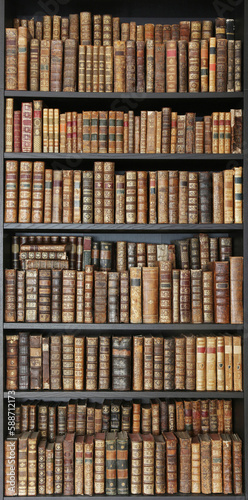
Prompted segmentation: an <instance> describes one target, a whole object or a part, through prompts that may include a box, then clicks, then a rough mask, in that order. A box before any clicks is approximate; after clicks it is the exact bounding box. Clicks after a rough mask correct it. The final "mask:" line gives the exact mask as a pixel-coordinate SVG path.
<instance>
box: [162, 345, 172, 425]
mask: <svg viewBox="0 0 248 500" xmlns="http://www.w3.org/2000/svg"><path fill="white" fill-rule="evenodd" d="M174 388H175V339H173V338H165V339H164V390H165V391H166V390H167V391H172V390H174ZM161 430H166V429H161Z"/></svg>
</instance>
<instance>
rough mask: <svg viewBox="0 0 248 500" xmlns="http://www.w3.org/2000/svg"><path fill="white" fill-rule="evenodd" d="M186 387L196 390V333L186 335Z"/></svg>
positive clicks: (187, 389) (188, 389)
mask: <svg viewBox="0 0 248 500" xmlns="http://www.w3.org/2000/svg"><path fill="white" fill-rule="evenodd" d="M185 351H186V363H185V389H186V391H194V390H195V385H196V338H195V336H194V335H190V336H185Z"/></svg>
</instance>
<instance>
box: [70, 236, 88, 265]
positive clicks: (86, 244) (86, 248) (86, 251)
mask: <svg viewBox="0 0 248 500" xmlns="http://www.w3.org/2000/svg"><path fill="white" fill-rule="evenodd" d="M74 241H75V247H76V241H77V239H76V238H74ZM91 245H92V237H91V236H84V247H83V263H82V268H83V270H84V271H85V270H86V266H91V265H92V263H91ZM72 247H73V245H72ZM75 254H76V250H75ZM75 257H76V255H75ZM70 268H71V269H75V266H74V265H73V266H70Z"/></svg>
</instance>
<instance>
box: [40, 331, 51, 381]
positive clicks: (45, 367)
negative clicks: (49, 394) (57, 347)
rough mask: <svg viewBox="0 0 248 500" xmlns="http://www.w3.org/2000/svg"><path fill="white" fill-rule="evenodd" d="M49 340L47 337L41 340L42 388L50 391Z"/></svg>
mask: <svg viewBox="0 0 248 500" xmlns="http://www.w3.org/2000/svg"><path fill="white" fill-rule="evenodd" d="M49 360H50V339H49V337H43V338H42V388H43V389H50V370H49Z"/></svg>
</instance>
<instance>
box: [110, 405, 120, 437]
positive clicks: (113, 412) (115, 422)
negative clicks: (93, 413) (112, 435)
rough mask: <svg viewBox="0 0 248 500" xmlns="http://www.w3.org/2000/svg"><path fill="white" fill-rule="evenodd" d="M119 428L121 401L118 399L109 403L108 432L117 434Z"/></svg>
mask: <svg viewBox="0 0 248 500" xmlns="http://www.w3.org/2000/svg"><path fill="white" fill-rule="evenodd" d="M120 428H121V401H119V400H118V399H116V400H113V401H112V402H111V407H110V431H111V432H114V431H117V432H119V431H120Z"/></svg>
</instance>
